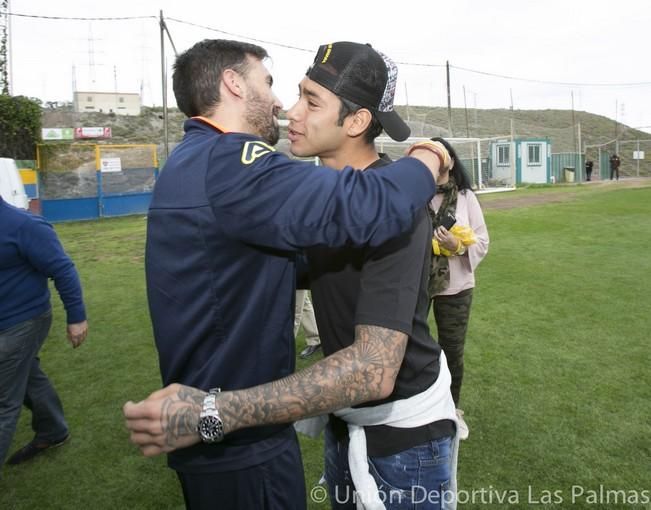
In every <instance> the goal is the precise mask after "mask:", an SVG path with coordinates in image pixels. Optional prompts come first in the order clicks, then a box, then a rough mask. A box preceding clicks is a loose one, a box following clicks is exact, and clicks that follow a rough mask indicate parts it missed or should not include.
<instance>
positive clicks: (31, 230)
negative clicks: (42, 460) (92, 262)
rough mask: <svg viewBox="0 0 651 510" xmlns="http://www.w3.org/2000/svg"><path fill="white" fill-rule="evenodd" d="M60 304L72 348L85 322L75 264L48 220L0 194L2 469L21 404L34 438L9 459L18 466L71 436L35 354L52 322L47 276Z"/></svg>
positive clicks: (84, 332) (79, 340)
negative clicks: (29, 420) (29, 413)
mask: <svg viewBox="0 0 651 510" xmlns="http://www.w3.org/2000/svg"><path fill="white" fill-rule="evenodd" d="M49 278H51V279H53V280H54V285H55V287H56V289H57V291H58V293H59V296H60V297H61V300H62V301H63V304H64V307H65V310H66V315H67V323H68V326H67V336H68V340H69V341H70V343H71V344H72V346H73V347H74V348H76V347H79V346H80V345H81V344H82V343H83V341H84V340H85V339H86V335H87V332H88V323H87V321H86V311H85V308H84V302H83V299H82V290H81V284H80V282H79V276H78V275H77V271H76V269H75V266H74V264H73V262H72V260H70V257H68V255H66V253H65V252H64V251H63V247H62V246H61V243H60V242H59V239H58V238H57V235H56V233H55V231H54V229H53V228H52V225H50V224H49V223H47V222H46V221H45V220H44V219H43V218H41V217H39V216H34V215H32V214H31V213H30V212H27V211H24V210H22V209H17V208H15V207H13V206H11V205H9V204H7V203H6V202H5V201H4V200H2V198H0V466H1V465H2V464H3V463H4V460H5V457H6V455H7V452H8V450H9V446H10V445H11V440H12V437H13V435H14V432H15V430H16V424H17V423H18V417H19V416H20V411H21V408H22V406H23V404H24V405H25V406H26V407H27V408H28V409H30V410H31V412H32V428H33V429H34V434H35V436H34V439H32V440H31V441H30V442H29V443H28V444H27V445H26V446H24V447H23V448H21V449H20V450H18V451H17V452H15V453H14V454H13V455H12V456H11V457H10V458H9V460H8V464H20V463H22V462H25V461H27V460H29V459H31V458H33V457H35V456H36V455H39V454H41V453H43V452H45V451H46V450H48V449H49V448H53V447H55V446H59V445H62V444H63V443H65V442H66V441H67V439H68V438H69V436H70V433H69V429H68V424H67V423H66V420H65V417H64V414H63V407H62V405H61V400H60V399H59V396H58V395H57V393H56V391H55V389H54V387H53V386H52V383H51V382H50V380H49V379H48V377H47V375H45V373H44V372H43V370H42V369H41V366H40V362H39V358H38V353H39V350H40V349H41V345H42V344H43V342H44V341H45V339H46V338H47V336H48V332H49V330H50V325H51V323H52V312H51V307H50V291H49V289H48V279H49Z"/></svg>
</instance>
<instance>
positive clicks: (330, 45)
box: [321, 44, 332, 64]
mask: <svg viewBox="0 0 651 510" xmlns="http://www.w3.org/2000/svg"><path fill="white" fill-rule="evenodd" d="M331 51H332V44H328V47H327V48H326V52H325V55H323V60H322V61H321V63H322V64H325V63H326V62H327V60H328V57H329V56H330V52H331Z"/></svg>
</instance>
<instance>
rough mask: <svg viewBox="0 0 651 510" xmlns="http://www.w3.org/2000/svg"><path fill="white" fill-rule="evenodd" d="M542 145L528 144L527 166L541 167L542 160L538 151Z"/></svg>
mask: <svg viewBox="0 0 651 510" xmlns="http://www.w3.org/2000/svg"><path fill="white" fill-rule="evenodd" d="M541 147H542V144H539V143H530V144H529V164H530V165H541V164H542V160H541V158H540V149H541Z"/></svg>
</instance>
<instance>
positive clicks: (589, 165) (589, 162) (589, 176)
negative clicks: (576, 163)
mask: <svg viewBox="0 0 651 510" xmlns="http://www.w3.org/2000/svg"><path fill="white" fill-rule="evenodd" d="M593 166H594V162H593V161H592V160H590V159H589V160H587V161H586V162H585V180H586V181H591V180H592V167H593Z"/></svg>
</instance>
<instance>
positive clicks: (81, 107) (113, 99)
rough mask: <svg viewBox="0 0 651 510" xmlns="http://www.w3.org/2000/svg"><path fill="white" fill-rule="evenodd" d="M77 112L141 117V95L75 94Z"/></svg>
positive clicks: (110, 93)
mask: <svg viewBox="0 0 651 510" xmlns="http://www.w3.org/2000/svg"><path fill="white" fill-rule="evenodd" d="M73 95H74V98H73V99H74V108H75V111H76V112H80V113H81V112H100V113H115V114H116V115H140V106H141V104H140V94H132V93H121V92H74V94H73Z"/></svg>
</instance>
